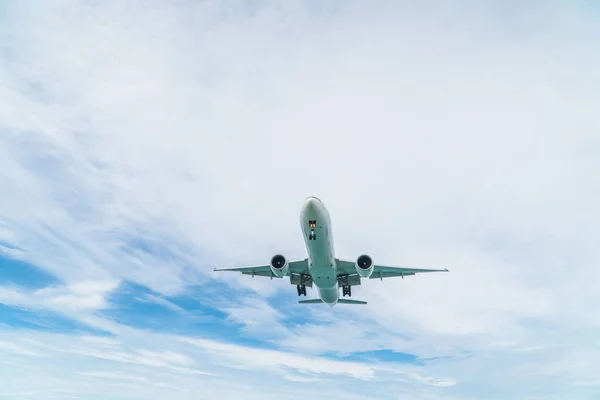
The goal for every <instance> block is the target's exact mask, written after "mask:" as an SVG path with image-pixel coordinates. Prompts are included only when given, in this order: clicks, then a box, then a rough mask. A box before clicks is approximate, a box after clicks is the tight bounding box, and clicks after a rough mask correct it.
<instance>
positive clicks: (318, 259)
mask: <svg viewBox="0 0 600 400" xmlns="http://www.w3.org/2000/svg"><path fill="white" fill-rule="evenodd" d="M300 225H301V227H302V233H303V236H304V242H305V245H306V250H307V253H308V257H307V258H305V259H302V260H296V261H288V259H286V258H285V257H284V256H283V255H281V254H276V255H274V256H273V257H272V258H271V262H270V264H268V265H258V266H253V267H241V268H215V269H214V271H237V272H241V273H242V274H243V275H251V276H252V277H253V278H254V277H255V276H264V277H270V278H271V279H273V278H284V277H286V276H288V277H289V279H290V284H292V285H296V288H297V291H298V296H302V295H304V296H305V297H306V286H308V287H310V288H312V286H313V284H314V285H315V286H316V287H317V291H318V293H319V298H318V299H310V300H301V301H299V302H298V303H301V304H315V303H326V304H328V305H330V306H332V307H333V306H335V305H336V304H338V303H339V304H367V302H366V301H359V300H351V299H344V298H340V297H339V286H341V287H342V292H343V297H346V296H348V297H351V296H352V286H356V285H360V284H361V278H363V279H367V278H368V279H377V278H379V279H381V280H383V278H391V277H398V276H399V277H402V279H404V277H405V276H410V275H415V274H418V273H422V272H448V270H447V269H416V268H403V267H387V266H383V265H377V264H374V263H373V259H372V258H371V257H370V256H369V255H367V254H363V255H361V256H359V257H358V258H357V259H356V261H344V260H340V259H339V258H336V257H335V255H334V245H333V234H332V230H331V217H330V215H329V211H328V210H327V208H326V207H325V204H324V203H323V202H322V201H321V199H319V198H317V197H314V196H310V197H308V198H306V199H305V200H304V204H303V206H302V210H301V212H300Z"/></svg>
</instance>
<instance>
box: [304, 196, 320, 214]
mask: <svg viewBox="0 0 600 400" xmlns="http://www.w3.org/2000/svg"><path fill="white" fill-rule="evenodd" d="M318 203H319V199H317V198H316V197H312V196H311V197H307V198H306V201H305V202H304V207H305V209H306V210H307V211H312V210H314V209H315V208H317V204H318Z"/></svg>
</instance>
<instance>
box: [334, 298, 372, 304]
mask: <svg viewBox="0 0 600 400" xmlns="http://www.w3.org/2000/svg"><path fill="white" fill-rule="evenodd" d="M338 304H367V302H366V301H360V300H348V299H339V300H338Z"/></svg>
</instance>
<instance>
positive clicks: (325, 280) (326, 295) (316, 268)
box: [300, 197, 339, 306]
mask: <svg viewBox="0 0 600 400" xmlns="http://www.w3.org/2000/svg"><path fill="white" fill-rule="evenodd" d="M310 221H315V222H316V224H315V225H314V226H313V227H311V225H310ZM300 225H301V226H302V234H303V236H304V242H305V244H306V251H307V253H308V270H309V271H310V275H311V277H312V281H313V284H314V285H315V286H316V287H317V290H318V292H319V297H320V298H321V300H323V302H324V303H327V304H329V305H331V306H333V305H335V304H336V303H337V302H338V299H339V289H338V282H337V273H336V260H335V257H334V247H333V235H332V232H331V217H330V216H329V211H327V208H326V207H325V205H324V204H323V202H322V201H321V200H319V199H318V198H316V197H309V198H307V199H306V200H305V202H304V205H303V207H302V211H301V213H300Z"/></svg>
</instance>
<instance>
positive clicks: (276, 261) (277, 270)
mask: <svg viewBox="0 0 600 400" xmlns="http://www.w3.org/2000/svg"><path fill="white" fill-rule="evenodd" d="M270 265H271V271H273V275H275V276H278V277H280V278H281V277H283V276H286V275H287V272H288V268H289V264H288V261H287V259H286V258H285V257H284V256H282V255H281V254H276V255H274V256H273V258H271V264H270Z"/></svg>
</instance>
